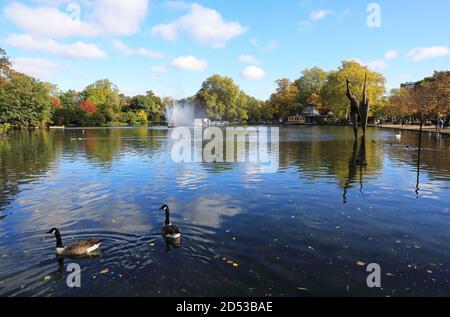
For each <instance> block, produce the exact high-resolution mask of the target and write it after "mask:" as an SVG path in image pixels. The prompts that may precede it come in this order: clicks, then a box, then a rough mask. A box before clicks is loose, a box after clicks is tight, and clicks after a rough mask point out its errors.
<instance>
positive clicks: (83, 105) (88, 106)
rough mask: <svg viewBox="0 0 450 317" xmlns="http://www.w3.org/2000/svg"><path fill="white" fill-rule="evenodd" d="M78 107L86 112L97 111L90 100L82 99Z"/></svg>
mask: <svg viewBox="0 0 450 317" xmlns="http://www.w3.org/2000/svg"><path fill="white" fill-rule="evenodd" d="M80 109H81V110H83V111H84V112H86V113H94V112H96V111H97V106H96V105H95V103H93V102H92V101H90V100H83V101H82V102H80Z"/></svg>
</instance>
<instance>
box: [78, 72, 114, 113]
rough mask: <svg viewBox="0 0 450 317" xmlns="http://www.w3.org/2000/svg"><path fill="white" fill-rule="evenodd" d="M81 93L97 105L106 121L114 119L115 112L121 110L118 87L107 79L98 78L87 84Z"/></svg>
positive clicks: (84, 97)
mask: <svg viewBox="0 0 450 317" xmlns="http://www.w3.org/2000/svg"><path fill="white" fill-rule="evenodd" d="M82 95H83V99H84V100H89V101H91V102H92V103H94V104H95V105H96V106H97V110H98V112H100V113H101V114H103V115H104V116H105V118H106V120H107V121H112V120H114V119H115V114H117V113H119V112H120V111H121V109H120V99H119V89H118V88H117V86H115V85H114V84H113V83H112V82H111V81H109V80H108V79H102V80H98V81H96V82H95V83H94V84H91V85H89V86H87V87H86V88H85V89H84V91H83V93H82Z"/></svg>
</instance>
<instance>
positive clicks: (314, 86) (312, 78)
mask: <svg viewBox="0 0 450 317" xmlns="http://www.w3.org/2000/svg"><path fill="white" fill-rule="evenodd" d="M327 79H328V73H327V72H326V71H324V70H323V69H321V68H320V67H313V68H310V69H308V68H306V69H304V70H303V71H302V76H301V77H300V78H299V79H297V80H296V81H295V86H297V88H298V93H297V102H298V103H300V104H302V105H304V106H306V105H308V104H310V103H313V104H314V105H315V106H316V107H318V108H319V109H320V108H321V107H322V100H321V98H320V95H321V92H322V89H323V87H324V86H325V83H326V82H327Z"/></svg>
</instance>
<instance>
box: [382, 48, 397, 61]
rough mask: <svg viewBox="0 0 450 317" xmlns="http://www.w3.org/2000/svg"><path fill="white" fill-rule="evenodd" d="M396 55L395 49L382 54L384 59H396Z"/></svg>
mask: <svg viewBox="0 0 450 317" xmlns="http://www.w3.org/2000/svg"><path fill="white" fill-rule="evenodd" d="M397 56H398V52H397V51H396V50H392V51H387V52H386V54H384V58H385V59H386V60H391V59H396V58H397Z"/></svg>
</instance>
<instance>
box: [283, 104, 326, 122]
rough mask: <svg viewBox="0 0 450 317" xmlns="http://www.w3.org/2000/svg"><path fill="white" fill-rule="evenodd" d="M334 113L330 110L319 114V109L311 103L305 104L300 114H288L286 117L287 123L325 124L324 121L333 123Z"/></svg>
mask: <svg viewBox="0 0 450 317" xmlns="http://www.w3.org/2000/svg"><path fill="white" fill-rule="evenodd" d="M333 122H334V115H333V113H332V112H330V113H328V114H327V115H324V116H323V115H320V112H319V110H318V109H317V108H316V107H315V106H314V105H312V104H309V105H308V106H306V107H305V108H304V109H303V111H302V114H301V115H299V114H297V115H295V116H290V117H289V118H288V122H287V124H288V125H303V124H325V123H333Z"/></svg>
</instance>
